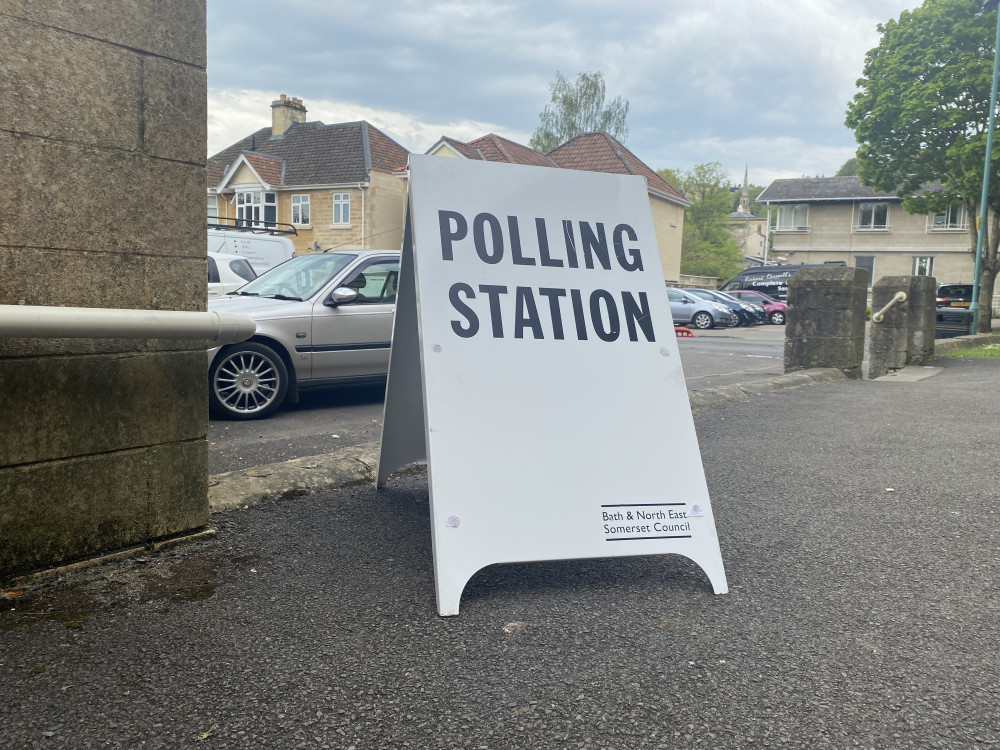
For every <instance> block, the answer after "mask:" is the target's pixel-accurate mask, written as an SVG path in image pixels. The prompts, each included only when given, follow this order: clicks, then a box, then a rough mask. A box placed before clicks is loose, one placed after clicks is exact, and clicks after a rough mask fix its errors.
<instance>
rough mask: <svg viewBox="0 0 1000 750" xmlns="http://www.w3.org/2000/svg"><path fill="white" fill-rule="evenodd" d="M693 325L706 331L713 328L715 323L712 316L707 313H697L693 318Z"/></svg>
mask: <svg viewBox="0 0 1000 750" xmlns="http://www.w3.org/2000/svg"><path fill="white" fill-rule="evenodd" d="M691 324H692V325H693V326H694V327H695V328H700V329H702V330H704V329H706V328H711V327H712V326H714V325H715V321H714V320H713V319H712V316H711V315H709V314H708V313H707V312H699V313H695V314H694V317H693V318H691Z"/></svg>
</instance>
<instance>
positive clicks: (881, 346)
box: [868, 276, 912, 380]
mask: <svg viewBox="0 0 1000 750" xmlns="http://www.w3.org/2000/svg"><path fill="white" fill-rule="evenodd" d="M911 278H912V277H910V276H883V277H882V278H881V279H879V280H878V281H876V282H875V284H874V286H872V323H871V340H870V341H869V343H868V377H869V378H870V379H872V380H874V379H875V378H880V377H882V376H883V375H886V374H887V373H890V372H895V371H896V370H901V369H903V368H904V367H905V366H906V359H907V354H908V352H909V347H910V341H909V331H910V279H911ZM900 292H902V293H903V294H905V295H906V299H905V300H903V301H900V302H895V303H893V304H892V305H891V306H889V308H888V309H887V310H885V312H884V313H882V316H881V319H880V320H877V319H876V318H877V317H878V313H879V312H880V311H881V310H883V309H884V308H885V307H886V306H887V305H889V303H890V302H892V300H893V299H895V295H896V294H898V293H900Z"/></svg>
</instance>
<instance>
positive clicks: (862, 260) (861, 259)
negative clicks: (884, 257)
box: [854, 255, 875, 289]
mask: <svg viewBox="0 0 1000 750" xmlns="http://www.w3.org/2000/svg"><path fill="white" fill-rule="evenodd" d="M854 265H855V266H856V267H857V268H864V269H865V270H866V271H868V288H869V289H871V288H872V279H873V278H875V256H874V255H858V256H855V258H854Z"/></svg>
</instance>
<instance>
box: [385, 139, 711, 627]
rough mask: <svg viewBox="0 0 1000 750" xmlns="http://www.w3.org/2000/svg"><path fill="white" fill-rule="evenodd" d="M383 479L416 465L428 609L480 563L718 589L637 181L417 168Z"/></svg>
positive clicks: (697, 464)
mask: <svg viewBox="0 0 1000 750" xmlns="http://www.w3.org/2000/svg"><path fill="white" fill-rule="evenodd" d="M409 180H410V184H409V208H408V217H407V223H406V229H405V234H404V240H403V257H402V264H401V267H400V279H399V289H398V295H397V300H396V318H395V327H394V330H393V336H392V354H391V358H390V365H389V382H388V385H387V387H386V401H385V419H384V423H383V432H382V445H381V455H380V458H379V464H378V477H377V480H376V481H377V483H378V485H380V486H381V485H383V484H384V483H385V481H386V479H387V478H388V477H389V474H390V473H391V472H392V471H394V470H395V469H397V468H399V467H401V466H404V465H406V464H408V463H412V462H418V461H423V460H426V461H427V474H428V480H429V483H430V515H431V535H432V544H433V548H434V575H435V584H436V587H437V605H438V612H439V613H440V614H442V615H455V614H458V607H459V600H460V598H461V595H462V589H463V588H464V587H465V584H466V583H467V582H468V581H469V579H470V578H471V577H472V576H473V575H474V574H475V573H476V571H477V570H479V569H481V568H483V567H485V566H487V565H490V564H492V563H508V562H527V561H533V560H559V559H577V558H595V557H615V556H625V555H653V554H668V553H670V554H678V555H683V556H685V557H688V558H690V559H691V560H693V561H694V562H695V563H697V564H698V565H699V566H700V567H701V568H702V569H703V570H704V571H705V573H706V574H707V575H708V578H709V581H710V582H711V584H712V587H713V588H714V590H715V592H716V593H718V594H722V593H725V592H726V591H727V590H728V587H727V584H726V574H725V570H724V568H723V564H722V555H721V553H720V551H719V543H718V538H717V536H716V532H715V519H714V517H713V515H712V505H711V503H710V502H709V497H708V489H707V487H706V485H705V475H704V470H703V469H702V464H701V455H700V453H699V450H698V441H697V437H696V435H695V430H694V423H693V421H692V419H691V408H690V404H689V402H688V397H687V388H686V386H685V383H684V374H683V372H682V370H681V362H680V358H679V356H678V351H677V341H676V338H675V333H674V326H673V321H672V319H671V314H670V309H669V306H668V302H667V295H666V291H665V289H664V284H663V273H662V270H661V266H660V259H659V254H658V251H657V245H656V236H655V234H654V231H653V222H652V217H651V214H650V206H649V198H648V192H647V188H646V182H645V180H644V179H643V178H642V177H637V176H623V175H610V174H597V173H593V172H578V171H572V170H567V169H550V168H545V167H525V166H513V165H507V164H496V163H490V162H477V161H467V160H459V159H448V158H443V157H438V156H411V157H410V177H409Z"/></svg>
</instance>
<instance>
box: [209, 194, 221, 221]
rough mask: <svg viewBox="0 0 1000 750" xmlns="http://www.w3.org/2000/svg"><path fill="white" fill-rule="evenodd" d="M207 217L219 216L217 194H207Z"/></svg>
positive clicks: (215, 217)
mask: <svg viewBox="0 0 1000 750" xmlns="http://www.w3.org/2000/svg"><path fill="white" fill-rule="evenodd" d="M208 218H210V219H217V218H219V196H217V195H210V196H208Z"/></svg>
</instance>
